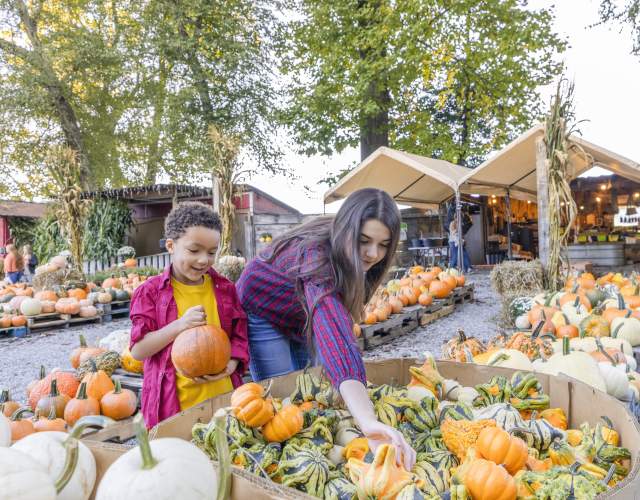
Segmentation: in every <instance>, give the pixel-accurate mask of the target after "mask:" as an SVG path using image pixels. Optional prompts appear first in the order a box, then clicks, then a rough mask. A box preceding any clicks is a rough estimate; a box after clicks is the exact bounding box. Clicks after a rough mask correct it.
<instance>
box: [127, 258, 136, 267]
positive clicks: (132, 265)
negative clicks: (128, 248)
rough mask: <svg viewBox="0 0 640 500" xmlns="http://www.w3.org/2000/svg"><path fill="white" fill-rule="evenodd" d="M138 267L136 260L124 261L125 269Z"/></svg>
mask: <svg viewBox="0 0 640 500" xmlns="http://www.w3.org/2000/svg"><path fill="white" fill-rule="evenodd" d="M137 265H138V261H137V260H136V259H127V260H125V261H124V267H129V268H131V267H136V266H137Z"/></svg>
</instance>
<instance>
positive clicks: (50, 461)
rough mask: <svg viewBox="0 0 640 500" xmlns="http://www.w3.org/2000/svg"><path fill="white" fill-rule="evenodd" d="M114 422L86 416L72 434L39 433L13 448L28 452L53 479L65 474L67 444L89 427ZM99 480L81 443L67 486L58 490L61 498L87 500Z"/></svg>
mask: <svg viewBox="0 0 640 500" xmlns="http://www.w3.org/2000/svg"><path fill="white" fill-rule="evenodd" d="M113 423H114V421H113V420H111V419H109V418H106V417H83V418H81V419H80V420H78V422H77V423H76V425H74V427H73V429H72V430H71V432H70V433H69V434H67V433H66V432H57V431H46V432H36V433H34V434H29V435H28V436H26V437H24V438H22V439H21V440H20V441H17V442H16V443H15V444H14V445H13V446H12V447H11V448H13V449H15V450H17V451H20V452H22V453H24V454H25V455H29V456H30V457H31V458H33V459H34V460H36V461H37V462H38V463H39V464H40V465H42V466H43V467H44V468H45V470H46V471H47V472H48V474H49V477H51V479H52V481H54V480H55V479H56V478H57V477H59V476H60V475H61V473H62V470H63V468H64V466H65V459H66V455H67V451H66V448H65V443H66V442H67V441H68V440H70V439H78V438H80V436H81V435H82V432H83V431H84V430H85V429H86V428H87V427H105V426H107V425H109V424H113ZM95 481H96V461H95V459H94V458H93V453H91V450H89V448H87V447H86V446H85V445H84V444H83V443H82V442H79V443H78V464H77V465H76V469H75V471H74V472H73V475H72V476H71V479H70V480H69V482H68V483H67V485H66V486H65V487H64V488H63V489H62V491H60V492H59V493H58V497H57V499H58V500H86V499H87V498H89V497H90V496H91V492H92V491H93V486H94V484H95Z"/></svg>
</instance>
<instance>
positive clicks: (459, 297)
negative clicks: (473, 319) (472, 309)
mask: <svg viewBox="0 0 640 500" xmlns="http://www.w3.org/2000/svg"><path fill="white" fill-rule="evenodd" d="M452 295H453V302H454V304H466V303H467V302H473V301H474V286H473V284H471V285H465V286H462V287H460V288H455V289H454V290H453V294H452Z"/></svg>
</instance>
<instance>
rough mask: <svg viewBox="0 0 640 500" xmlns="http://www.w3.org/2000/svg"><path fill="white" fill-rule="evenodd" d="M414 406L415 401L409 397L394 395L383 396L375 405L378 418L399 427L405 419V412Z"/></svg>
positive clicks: (384, 422)
mask: <svg viewBox="0 0 640 500" xmlns="http://www.w3.org/2000/svg"><path fill="white" fill-rule="evenodd" d="M414 406H415V403H414V402H413V401H411V400H410V399H408V398H396V397H393V396H383V397H382V398H381V399H380V400H378V401H377V402H376V403H375V404H374V405H373V407H374V410H375V411H376V415H377V416H378V419H379V420H380V421H381V422H382V423H383V424H387V425H389V426H391V427H397V426H398V424H399V423H400V422H402V421H403V420H404V414H405V412H406V411H407V410H408V409H409V408H413V407H414Z"/></svg>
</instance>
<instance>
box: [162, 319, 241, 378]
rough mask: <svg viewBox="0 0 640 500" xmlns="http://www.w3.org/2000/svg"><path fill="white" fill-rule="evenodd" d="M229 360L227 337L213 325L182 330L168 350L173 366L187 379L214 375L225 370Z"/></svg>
mask: <svg viewBox="0 0 640 500" xmlns="http://www.w3.org/2000/svg"><path fill="white" fill-rule="evenodd" d="M230 359H231V344H230V343H229V337H228V336H227V334H226V333H225V331H224V330H223V329H222V328H218V327H217V326H213V325H204V326H198V327H195V328H190V329H188V330H185V331H184V332H182V333H181V334H180V335H178V337H177V338H176V339H175V340H174V341H173V347H172V348H171V361H173V365H174V366H175V367H176V370H178V371H179V372H180V373H181V374H182V375H184V376H185V377H189V378H194V377H201V376H203V375H216V374H218V373H220V372H221V371H223V370H224V369H225V368H226V367H227V363H228V362H229V360H230Z"/></svg>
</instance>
